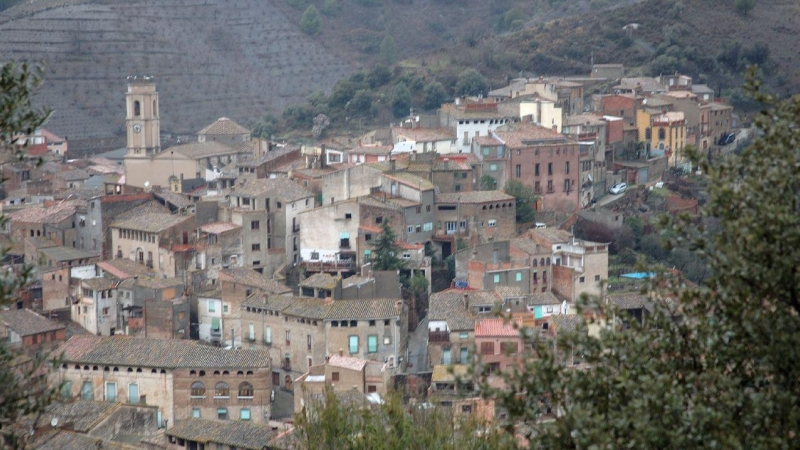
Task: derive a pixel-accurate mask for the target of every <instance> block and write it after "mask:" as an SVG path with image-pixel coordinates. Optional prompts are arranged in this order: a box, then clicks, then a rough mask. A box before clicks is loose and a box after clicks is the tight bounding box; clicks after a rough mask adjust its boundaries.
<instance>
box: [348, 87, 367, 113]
mask: <svg viewBox="0 0 800 450" xmlns="http://www.w3.org/2000/svg"><path fill="white" fill-rule="evenodd" d="M370 109H372V92H371V91H369V90H367V89H361V90H359V91H357V92H356V94H355V95H354V96H353V99H352V100H350V106H348V108H347V111H348V112H351V113H353V114H358V115H367V114H369V113H370Z"/></svg>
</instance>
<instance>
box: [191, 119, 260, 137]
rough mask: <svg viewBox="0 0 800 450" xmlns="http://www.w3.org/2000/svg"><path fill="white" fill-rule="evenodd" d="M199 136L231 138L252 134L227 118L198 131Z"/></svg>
mask: <svg viewBox="0 0 800 450" xmlns="http://www.w3.org/2000/svg"><path fill="white" fill-rule="evenodd" d="M197 134H215V135H224V136H231V135H236V134H250V130H248V129H247V128H245V127H243V126H241V125H239V124H238V123H236V122H234V121H232V120H231V119H228V118H227V117H220V118H219V119H217V120H215V121H214V122H213V123H211V124H210V125H207V126H206V127H205V128H203V129H202V130H200V131H198V132H197Z"/></svg>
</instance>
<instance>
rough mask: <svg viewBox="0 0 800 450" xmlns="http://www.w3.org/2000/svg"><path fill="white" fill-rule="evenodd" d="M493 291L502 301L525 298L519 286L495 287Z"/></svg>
mask: <svg viewBox="0 0 800 450" xmlns="http://www.w3.org/2000/svg"><path fill="white" fill-rule="evenodd" d="M494 291H495V292H497V295H499V296H500V297H501V298H503V299H508V298H520V297H525V293H524V292H523V291H522V289H521V288H520V287H519V286H497V287H495V288H494Z"/></svg>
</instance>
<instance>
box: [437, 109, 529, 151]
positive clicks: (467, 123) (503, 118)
mask: <svg viewBox="0 0 800 450" xmlns="http://www.w3.org/2000/svg"><path fill="white" fill-rule="evenodd" d="M438 115H439V123H440V125H441V126H442V127H443V128H448V129H450V130H451V131H453V132H455V135H456V145H455V149H457V150H456V151H457V152H458V153H469V151H470V148H471V146H472V140H473V139H474V138H476V137H480V136H488V135H489V133H490V131H492V130H495V129H497V128H498V127H500V126H502V125H505V124H507V123H509V122H510V121H511V120H513V119H514V117H508V116H507V115H505V114H503V113H502V112H500V111H498V109H497V103H495V102H494V101H488V100H478V101H472V100H462V99H456V102H455V103H447V104H444V105H442V108H441V109H439V113H438ZM437 151H438V152H439V153H445V152H444V151H441V150H437Z"/></svg>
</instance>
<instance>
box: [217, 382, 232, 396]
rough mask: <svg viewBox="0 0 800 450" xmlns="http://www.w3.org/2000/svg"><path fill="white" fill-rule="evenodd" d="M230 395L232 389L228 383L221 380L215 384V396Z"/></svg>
mask: <svg viewBox="0 0 800 450" xmlns="http://www.w3.org/2000/svg"><path fill="white" fill-rule="evenodd" d="M230 395H231V391H230V389H229V388H228V383H226V382H224V381H220V382H218V383H217V384H215V385H214V398H227V397H230Z"/></svg>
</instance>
